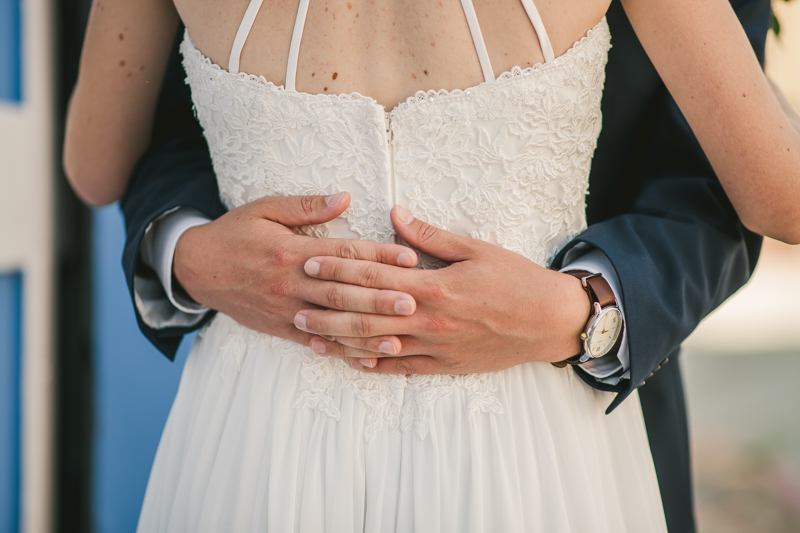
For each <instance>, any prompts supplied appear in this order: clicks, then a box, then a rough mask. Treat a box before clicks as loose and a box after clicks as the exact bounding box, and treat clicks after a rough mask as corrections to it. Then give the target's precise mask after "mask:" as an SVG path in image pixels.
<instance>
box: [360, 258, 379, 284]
mask: <svg viewBox="0 0 800 533" xmlns="http://www.w3.org/2000/svg"><path fill="white" fill-rule="evenodd" d="M359 278H360V279H359V285H362V286H364V287H374V286H375V285H376V284H377V282H378V265H376V264H374V263H367V264H366V265H364V266H363V267H362V268H361V272H360V276H359Z"/></svg>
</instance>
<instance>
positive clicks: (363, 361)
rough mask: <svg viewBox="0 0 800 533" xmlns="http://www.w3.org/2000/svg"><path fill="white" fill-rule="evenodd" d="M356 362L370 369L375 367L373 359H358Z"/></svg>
mask: <svg viewBox="0 0 800 533" xmlns="http://www.w3.org/2000/svg"><path fill="white" fill-rule="evenodd" d="M358 362H359V363H361V364H362V365H364V366H365V367H367V368H372V367H374V366H375V360H374V359H359V360H358Z"/></svg>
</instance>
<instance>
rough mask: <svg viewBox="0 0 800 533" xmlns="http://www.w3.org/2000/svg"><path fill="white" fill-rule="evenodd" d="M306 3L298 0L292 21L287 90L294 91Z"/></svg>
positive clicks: (306, 10) (306, 0)
mask: <svg viewBox="0 0 800 533" xmlns="http://www.w3.org/2000/svg"><path fill="white" fill-rule="evenodd" d="M308 1H309V0H300V5H299V6H298V7H297V18H296V19H295V21H294V31H292V44H291V46H289V61H288V62H287V63H286V83H285V86H286V88H287V89H288V90H290V91H294V90H295V88H294V87H295V80H296V79H297V62H298V61H299V60H300V41H301V40H302V39H303V28H305V25H306V15H308Z"/></svg>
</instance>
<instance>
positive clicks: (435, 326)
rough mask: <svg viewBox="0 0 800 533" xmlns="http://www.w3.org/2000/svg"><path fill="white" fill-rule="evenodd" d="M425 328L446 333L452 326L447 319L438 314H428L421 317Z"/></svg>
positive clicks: (436, 332)
mask: <svg viewBox="0 0 800 533" xmlns="http://www.w3.org/2000/svg"><path fill="white" fill-rule="evenodd" d="M421 322H422V323H421V326H422V328H423V329H425V330H427V331H429V332H431V333H434V334H442V333H446V332H447V331H448V330H449V329H450V328H449V325H448V323H447V321H446V320H444V319H443V318H441V317H439V316H436V315H427V316H425V317H423V318H422V319H421Z"/></svg>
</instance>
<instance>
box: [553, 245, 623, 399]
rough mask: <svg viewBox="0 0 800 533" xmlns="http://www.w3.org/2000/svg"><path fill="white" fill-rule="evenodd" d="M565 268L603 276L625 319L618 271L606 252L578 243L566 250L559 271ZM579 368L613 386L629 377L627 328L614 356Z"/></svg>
mask: <svg viewBox="0 0 800 533" xmlns="http://www.w3.org/2000/svg"><path fill="white" fill-rule="evenodd" d="M581 254H582V255H581ZM566 270H586V271H588V272H593V273H596V274H600V275H602V276H603V278H604V279H605V280H606V281H608V284H609V285H610V286H611V290H612V291H614V296H615V297H616V299H617V305H618V306H619V310H620V312H621V313H622V320H623V321H624V320H625V309H624V308H623V304H622V299H621V298H620V297H619V294H620V285H619V278H618V277H617V271H616V270H614V267H613V265H612V264H611V261H609V259H608V257H606V254H604V253H603V252H602V251H601V250H598V249H596V248H591V247H590V246H589V245H585V244H583V243H581V244H578V245H576V246H575V247H573V248H572V249H571V250H569V252H568V253H567V255H566V256H565V258H564V267H563V268H562V269H561V272H564V271H566ZM580 368H581V370H583V371H584V372H586V373H587V374H588V375H590V376H592V377H593V378H594V379H595V380H597V381H599V382H600V383H605V384H607V385H616V384H618V383H619V382H620V381H622V380H623V379H630V368H631V365H630V353H629V352H628V329H627V328H625V329H624V330H623V332H622V342H621V344H620V347H619V351H618V352H617V353H616V355H614V354H611V355H606V356H604V357H599V358H597V359H591V360H589V361H587V362H585V363H583V364H582V365H580Z"/></svg>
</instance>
